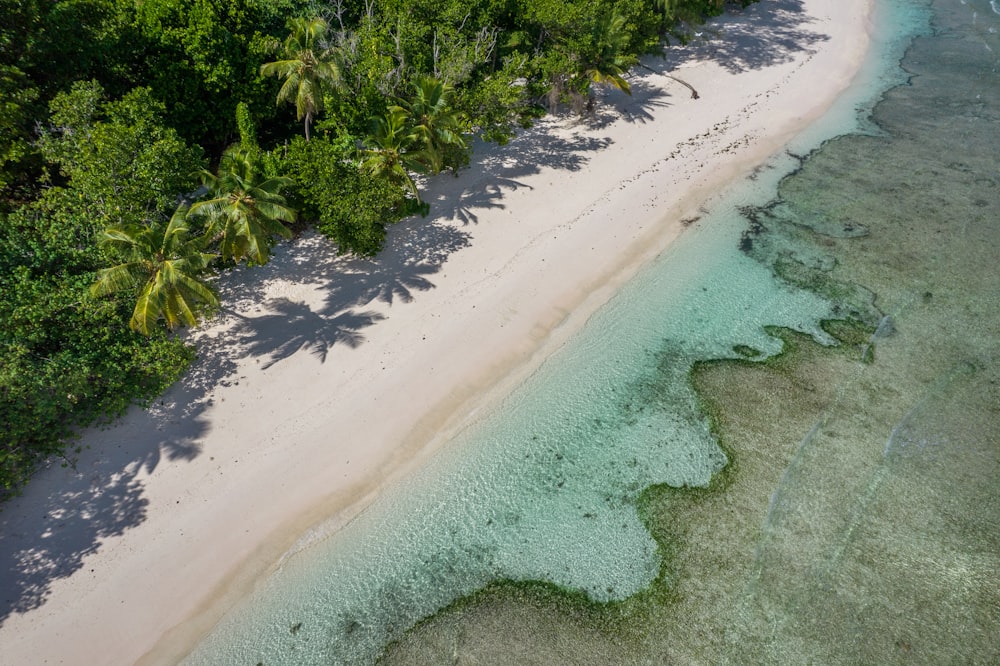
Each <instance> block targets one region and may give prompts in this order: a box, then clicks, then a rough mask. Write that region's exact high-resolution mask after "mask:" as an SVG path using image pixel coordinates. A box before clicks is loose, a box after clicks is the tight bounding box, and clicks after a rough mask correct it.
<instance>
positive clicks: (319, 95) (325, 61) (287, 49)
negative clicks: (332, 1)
mask: <svg viewBox="0 0 1000 666" xmlns="http://www.w3.org/2000/svg"><path fill="white" fill-rule="evenodd" d="M288 28H289V30H290V33H289V35H288V37H287V38H286V39H285V41H284V43H283V44H282V46H281V57H282V59H281V60H277V61H275V62H269V63H265V64H263V65H261V66H260V75H261V76H277V77H279V78H282V79H284V80H285V82H284V83H283V84H282V86H281V89H280V90H278V98H277V100H276V103H277V104H281V103H282V102H295V113H296V119H297V120H303V119H304V123H305V132H306V141H308V140H309V126H310V125H311V124H312V120H313V118H314V117H315V116H316V115H317V114H318V113H320V112H321V111H322V110H323V93H324V92H328V91H333V90H336V89H338V88H340V87H341V86H342V85H343V83H342V82H343V78H342V71H341V66H340V62H339V57H338V54H337V52H336V50H335V49H331V48H325V47H323V46H322V44H323V39H324V37H325V36H326V30H327V24H326V21H324V20H323V19H321V18H311V19H307V18H301V17H298V18H293V19H290V20H289V21H288Z"/></svg>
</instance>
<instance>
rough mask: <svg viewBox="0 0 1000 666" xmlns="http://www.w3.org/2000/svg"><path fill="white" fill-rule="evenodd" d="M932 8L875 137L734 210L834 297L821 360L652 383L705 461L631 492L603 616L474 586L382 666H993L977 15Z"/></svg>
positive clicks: (996, 190) (994, 21) (993, 410)
mask: <svg viewBox="0 0 1000 666" xmlns="http://www.w3.org/2000/svg"><path fill="white" fill-rule="evenodd" d="M933 10H934V19H933V32H932V34H929V35H927V36H923V37H918V38H916V39H915V40H914V42H913V44H912V46H911V47H910V49H909V51H908V53H907V56H906V58H905V60H904V61H903V66H904V68H905V69H906V71H907V72H908V73H909V74H910V76H911V78H910V81H909V83H908V84H907V85H904V86H900V87H897V88H894V89H893V90H891V91H889V92H888V93H886V95H885V96H884V98H883V100H882V101H881V102H880V103H879V104H878V105H877V106H876V107H875V109H874V112H873V121H874V123H875V124H876V125H877V127H878V128H879V130H880V131H879V133H875V134H871V135H849V136H845V137H841V138H839V139H836V140H833V141H830V142H828V143H826V144H825V145H824V146H823V147H822V148H821V149H820V150H818V151H816V152H815V153H814V154H812V155H810V156H809V157H808V158H807V159H805V160H804V161H803V162H802V164H801V167H800V169H799V170H798V171H797V172H796V173H795V174H793V175H792V176H790V177H788V178H787V179H786V180H784V181H783V182H782V183H781V186H780V188H779V193H778V197H777V199H776V200H775V201H774V202H772V203H771V204H770V205H768V206H765V207H763V208H762V209H760V210H756V211H749V212H750V213H751V215H750V218H751V219H750V220H749V221H748V228H749V229H750V231H749V232H748V233H747V235H745V236H744V238H743V240H742V246H743V250H744V252H745V253H747V254H749V255H750V256H752V257H753V258H754V259H757V260H759V261H761V262H763V263H765V265H768V266H771V267H772V268H773V270H774V273H775V274H776V275H777V277H778V278H780V279H783V280H785V281H787V282H788V283H789V284H790V285H792V286H794V287H795V288H808V289H814V290H816V291H817V292H818V293H820V294H822V295H824V296H826V297H828V298H830V299H831V300H833V301H834V303H835V305H836V306H837V308H836V310H835V312H834V315H835V316H834V318H832V319H830V320H828V321H824V322H823V323H822V329H823V331H824V332H825V333H826V334H828V335H829V336H830V340H827V341H824V342H825V343H826V344H821V343H820V342H818V341H816V340H814V339H812V338H811V337H810V336H807V335H804V334H802V333H797V332H794V331H790V330H787V329H770V330H769V331H768V332H769V334H770V335H772V336H775V337H777V338H780V339H781V341H782V352H781V353H780V354H778V355H774V356H770V357H767V358H760V357H759V356H760V355H758V354H755V353H754V352H755V351H756V350H754V349H750V348H735V349H734V350H733V358H730V359H722V360H708V361H703V362H699V363H696V364H695V366H694V367H693V368H692V369H691V371H690V373H689V374H688V375H687V376H685V377H673V378H672V381H673V380H686V381H690V382H691V384H692V385H693V387H694V389H695V390H696V392H697V394H698V401H699V405H700V407H701V410H702V413H703V414H704V415H706V417H707V418H708V420H709V423H710V425H711V429H712V432H713V434H714V435H715V436H716V437H717V438H718V440H719V442H720V445H721V447H722V450H723V451H724V452H725V454H726V456H727V458H728V460H729V464H728V465H727V466H726V467H725V468H724V469H723V470H722V471H721V472H719V473H718V474H716V475H715V476H714V477H713V480H712V482H711V484H710V485H709V486H708V487H707V488H680V489H679V488H671V487H669V486H665V485H656V486H652V487H650V488H647V489H646V490H645V491H644V492H642V493H641V494H640V495H639V499H638V500H637V505H638V508H639V512H640V516H641V517H642V520H643V522H644V523H645V524H646V525H647V526H648V528H649V530H650V533H651V534H652V535H653V537H654V538H655V540H656V543H657V547H658V552H659V554H660V557H661V568H660V571H659V575H658V577H657V578H656V580H655V582H654V583H653V584H652V585H651V586H650V587H649V588H647V589H646V590H644V591H642V592H640V593H638V594H636V595H634V596H632V597H630V598H628V599H626V600H625V601H622V602H616V603H611V604H597V603H593V602H591V601H589V600H588V598H587V597H585V596H583V595H580V594H571V593H567V592H566V591H564V590H560V589H558V588H555V587H554V586H551V585H543V584H534V583H506V582H503V583H497V584H495V585H492V586H490V587H488V588H486V589H485V590H483V591H481V592H479V593H477V594H475V595H473V596H471V597H469V598H466V599H463V600H461V601H459V602H457V603H455V604H453V605H451V606H450V607H448V608H447V609H445V610H444V611H442V612H440V613H438V614H436V615H435V616H433V617H431V618H429V619H427V620H425V621H424V622H423V623H421V624H420V625H419V626H418V627H417V628H415V629H413V630H412V631H411V632H409V633H408V634H407V635H405V636H404V637H403V638H402V639H401V640H400V641H399V642H397V643H396V644H394V645H393V646H391V648H390V649H388V650H387V652H386V654H385V655H384V657H383V659H382V662H383V663H386V664H416V663H476V664H509V663H529V664H530V663H535V664H543V663H544V664H647V663H656V664H661V663H663V664H669V663H678V664H688V663H823V664H860V663H864V664H868V663H872V664H901V663H996V662H997V661H1000V647H998V644H997V642H996V639H995V637H996V635H998V633H1000V483H998V479H1000V362H998V359H1000V339H998V337H1000V271H998V270H997V265H998V256H1000V255H998V254H997V249H996V248H997V247H998V243H1000V219H998V217H997V215H996V213H995V211H997V210H1000V175H998V172H997V161H996V155H998V154H1000V133H998V132H996V127H997V121H1000V75H998V71H1000V62H998V54H1000V37H998V30H1000V17H998V16H997V15H996V14H995V13H994V12H993V11H992V10H991V7H990V3H988V2H986V1H985V0H967V1H966V2H964V3H963V2H959V0H941V1H939V2H934V3H933ZM831 342H836V344H830V343H831ZM664 353H666V354H669V351H665V352H664ZM665 394H669V391H666V392H665Z"/></svg>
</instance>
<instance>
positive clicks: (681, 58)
mask: <svg viewBox="0 0 1000 666" xmlns="http://www.w3.org/2000/svg"><path fill="white" fill-rule="evenodd" d="M761 17H764V20H761ZM813 23H815V19H813V18H812V17H810V16H809V15H808V14H806V13H805V9H804V7H803V2H802V0H769V1H768V2H762V3H758V4H754V5H750V6H749V7H747V8H746V9H743V10H740V9H737V8H733V9H731V10H730V11H729V12H728V13H727V14H725V15H723V16H721V17H719V18H717V19H713V20H712V21H711V22H710V23H708V24H707V25H705V26H699V27H698V28H696V29H694V32H693V39H692V41H691V42H690V43H688V44H687V45H686V46H683V47H668V48H666V49H664V52H663V53H664V58H663V59H662V60H661V61H660V62H661V65H660V67H665V69H664V72H670V71H672V70H674V69H676V68H678V67H681V66H683V65H685V64H688V63H691V62H695V61H705V60H707V61H711V62H714V63H716V64H718V65H719V66H720V67H723V68H724V69H726V70H727V71H729V72H732V73H734V74H735V73H739V72H745V71H747V70H751V69H763V68H765V67H772V66H774V65H780V64H782V63H786V62H789V61H790V60H792V59H793V58H794V57H795V56H796V55H797V54H800V53H812V52H814V51H815V50H816V47H817V45H819V44H820V43H822V42H825V41H827V40H829V36H828V35H825V34H823V33H821V32H818V31H817V30H815V29H813V28H812V27H810V26H811V24H813ZM647 64H650V66H653V65H652V63H647ZM706 94H707V91H706Z"/></svg>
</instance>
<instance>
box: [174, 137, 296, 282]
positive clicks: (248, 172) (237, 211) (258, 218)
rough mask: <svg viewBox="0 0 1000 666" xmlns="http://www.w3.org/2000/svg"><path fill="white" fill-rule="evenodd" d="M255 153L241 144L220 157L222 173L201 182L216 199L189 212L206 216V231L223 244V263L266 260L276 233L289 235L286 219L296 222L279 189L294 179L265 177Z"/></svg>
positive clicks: (206, 176)
mask: <svg viewBox="0 0 1000 666" xmlns="http://www.w3.org/2000/svg"><path fill="white" fill-rule="evenodd" d="M258 166H259V165H258V162H257V160H255V159H254V158H253V155H252V154H251V153H249V152H248V151H247V150H246V149H244V148H242V147H240V146H239V144H237V145H234V146H230V147H229V148H228V149H226V152H224V153H223V154H222V159H221V160H220V161H219V172H218V175H214V174H212V173H211V172H209V171H202V174H201V177H202V183H203V184H204V185H205V187H207V188H208V191H209V195H210V196H211V197H212V198H210V199H208V200H206V201H199V202H197V203H196V204H194V205H193V206H191V213H190V214H191V215H202V216H205V217H207V218H208V229H207V235H208V236H209V238H210V239H211V242H215V241H219V242H220V247H219V249H220V251H221V253H222V259H223V261H229V260H232V261H234V262H237V263H238V262H239V261H240V260H242V259H243V258H244V257H248V258H249V259H250V261H252V262H254V263H256V264H265V263H267V260H268V257H269V256H270V252H271V240H272V238H273V237H274V236H281V237H282V238H291V236H292V232H291V230H289V229H288V227H286V226H285V225H284V224H282V223H283V222H292V221H294V220H295V211H294V210H292V209H291V208H289V207H288V206H287V205H286V201H285V197H283V196H281V190H282V189H283V188H284V187H287V186H288V185H291V184H292V179H291V178H285V177H276V178H266V179H265V178H264V174H262V173H261V172H260V171H259V168H258Z"/></svg>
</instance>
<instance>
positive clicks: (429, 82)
mask: <svg viewBox="0 0 1000 666" xmlns="http://www.w3.org/2000/svg"><path fill="white" fill-rule="evenodd" d="M413 92H414V94H413V97H412V99H410V100H409V101H403V100H401V101H400V102H399V103H398V104H397V105H396V106H393V107H392V108H391V109H390V110H391V111H402V112H403V113H404V114H405V117H406V122H407V123H408V124H409V126H410V128H411V134H412V135H413V137H414V138H415V139H416V140H417V141H418V142H419V143H420V144H421V146H422V148H423V153H422V154H423V156H424V157H425V158H426V160H427V166H428V167H429V168H430V170H431V171H432V172H433V173H438V172H440V171H441V168H442V167H443V166H447V165H446V164H445V156H446V154H447V150H448V149H449V148H453V149H457V150H465V149H466V141H465V138H464V137H463V136H462V118H461V115H460V114H459V113H458V112H456V111H455V110H454V109H452V108H451V100H452V96H453V90H452V87H451V86H449V85H447V84H445V83H443V82H441V81H439V80H438V79H435V78H433V77H430V76H419V77H417V78H416V79H415V80H414V81H413Z"/></svg>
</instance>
